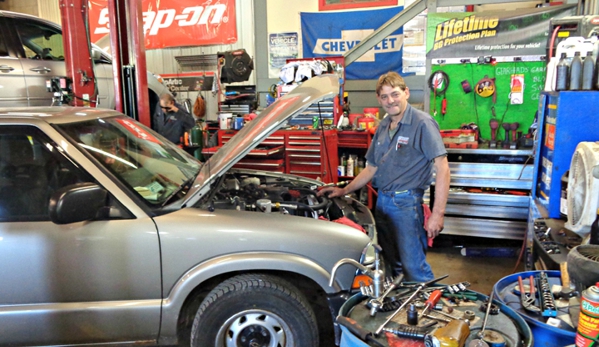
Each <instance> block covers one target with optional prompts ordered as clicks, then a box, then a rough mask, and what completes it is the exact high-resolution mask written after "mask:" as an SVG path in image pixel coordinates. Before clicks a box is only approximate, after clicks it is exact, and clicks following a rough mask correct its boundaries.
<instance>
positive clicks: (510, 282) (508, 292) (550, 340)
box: [493, 271, 576, 347]
mask: <svg viewBox="0 0 599 347" xmlns="http://www.w3.org/2000/svg"><path fill="white" fill-rule="evenodd" d="M539 273H540V271H526V272H519V273H515V274H512V275H509V276H506V277H504V278H502V279H500V280H499V282H497V283H496V284H495V286H494V287H493V292H494V293H495V294H494V295H495V298H496V299H497V300H498V301H501V302H502V303H504V304H505V305H506V306H508V307H510V308H512V309H513V310H514V311H516V312H517V313H518V314H520V315H521V316H522V318H524V320H525V321H526V323H528V326H529V327H530V330H531V331H532V335H533V336H534V346H535V347H548V346H567V345H572V344H574V337H575V336H576V333H575V332H572V331H567V330H564V329H559V328H556V327H554V326H551V325H548V324H546V323H544V322H542V321H540V320H539V319H543V320H546V318H545V317H541V315H540V314H539V315H534V314H533V313H530V314H529V313H528V312H527V311H525V310H524V309H523V308H522V307H521V305H520V296H519V295H516V294H514V291H513V289H514V288H515V286H517V285H518V276H522V280H523V282H524V283H525V284H528V278H529V277H530V276H531V275H532V276H535V277H536V276H537V275H538V274H539ZM545 273H546V274H547V277H548V279H549V284H550V285H554V284H556V285H561V278H560V272H559V271H545ZM563 313H565V312H563Z"/></svg>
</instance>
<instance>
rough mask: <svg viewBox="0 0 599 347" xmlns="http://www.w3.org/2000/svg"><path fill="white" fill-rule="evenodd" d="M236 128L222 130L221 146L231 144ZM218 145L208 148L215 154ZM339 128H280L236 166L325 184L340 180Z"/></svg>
mask: <svg viewBox="0 0 599 347" xmlns="http://www.w3.org/2000/svg"><path fill="white" fill-rule="evenodd" d="M236 133H237V131H236V130H219V131H218V145H219V147H220V146H222V145H223V144H225V143H227V141H229V140H230V139H231V138H232V137H233V136H234V135H235V134H236ZM217 149H218V147H212V148H205V149H204V151H203V153H204V154H208V155H209V154H213V153H214V152H216V150H217ZM338 162H339V159H338V156H337V131H336V130H324V131H320V130H279V131H276V132H275V133H273V134H272V135H270V136H269V137H267V138H266V139H265V140H264V141H262V143H261V144H260V146H258V147H257V148H256V149H254V150H252V151H251V152H250V153H248V154H247V155H246V157H245V158H243V159H242V160H241V161H240V162H239V163H237V164H236V165H235V166H234V167H237V168H248V169H257V170H265V171H272V172H281V173H287V174H293V175H299V176H304V177H308V178H314V179H316V178H319V179H320V180H322V181H323V182H325V183H330V182H337V165H339V163H338Z"/></svg>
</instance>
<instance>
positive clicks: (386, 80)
mask: <svg viewBox="0 0 599 347" xmlns="http://www.w3.org/2000/svg"><path fill="white" fill-rule="evenodd" d="M383 86H390V87H391V88H395V87H399V89H401V90H403V91H405V90H406V88H407V86H406V82H405V81H404V80H403V78H402V77H401V76H400V75H399V74H398V73H397V72H393V71H390V72H387V73H386V74H382V75H381V77H379V81H378V82H377V83H376V95H380V94H381V89H383Z"/></svg>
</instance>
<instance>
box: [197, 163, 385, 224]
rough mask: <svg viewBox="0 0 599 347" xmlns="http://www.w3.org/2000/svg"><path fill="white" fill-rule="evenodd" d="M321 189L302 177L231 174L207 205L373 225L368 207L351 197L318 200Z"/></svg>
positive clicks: (232, 172)
mask: <svg viewBox="0 0 599 347" xmlns="http://www.w3.org/2000/svg"><path fill="white" fill-rule="evenodd" d="M320 185H322V183H320V182H315V181H312V180H309V179H304V178H302V177H295V176H287V175H276V174H269V173H263V172H260V173H259V174H254V173H249V172H248V171H246V170H235V169H233V170H230V171H229V172H228V173H227V174H226V175H225V176H224V177H223V178H222V179H221V180H220V181H219V182H218V186H217V187H214V188H213V189H216V190H215V191H213V192H212V194H211V198H210V200H209V201H207V202H206V203H208V204H210V205H211V206H212V207H214V209H216V210H218V209H234V210H238V211H254V212H261V213H281V214H287V215H294V216H302V217H307V218H315V219H326V220H331V221H334V220H337V219H340V218H342V217H347V218H348V219H350V220H351V221H353V222H355V223H357V224H359V225H360V226H362V227H363V228H364V229H365V230H368V229H369V227H370V226H373V225H374V218H373V216H372V213H371V212H370V210H368V208H367V207H366V206H364V205H363V204H361V203H360V202H358V201H356V200H354V199H352V198H349V197H337V198H328V197H326V196H317V193H318V187H319V186H320Z"/></svg>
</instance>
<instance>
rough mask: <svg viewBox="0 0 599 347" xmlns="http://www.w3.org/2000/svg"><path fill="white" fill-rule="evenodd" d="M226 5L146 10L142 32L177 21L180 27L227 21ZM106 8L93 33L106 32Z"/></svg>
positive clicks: (160, 27)
mask: <svg viewBox="0 0 599 347" xmlns="http://www.w3.org/2000/svg"><path fill="white" fill-rule="evenodd" d="M226 11H227V5H225V4H214V5H209V6H193V7H186V8H184V9H183V10H182V11H181V13H179V14H177V11H176V10H174V9H164V10H158V11H148V12H144V13H143V21H144V33H145V34H146V35H150V36H152V35H156V34H158V31H160V29H163V28H168V27H170V26H171V25H173V23H175V22H177V25H178V26H180V27H186V26H192V25H206V24H213V25H215V24H219V23H221V22H222V23H227V22H228V21H229V17H227V16H225V15H224V14H225V12H226ZM109 32H110V29H109V28H108V8H104V9H102V11H100V17H99V19H98V27H97V28H96V30H94V34H108V33H109Z"/></svg>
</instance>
